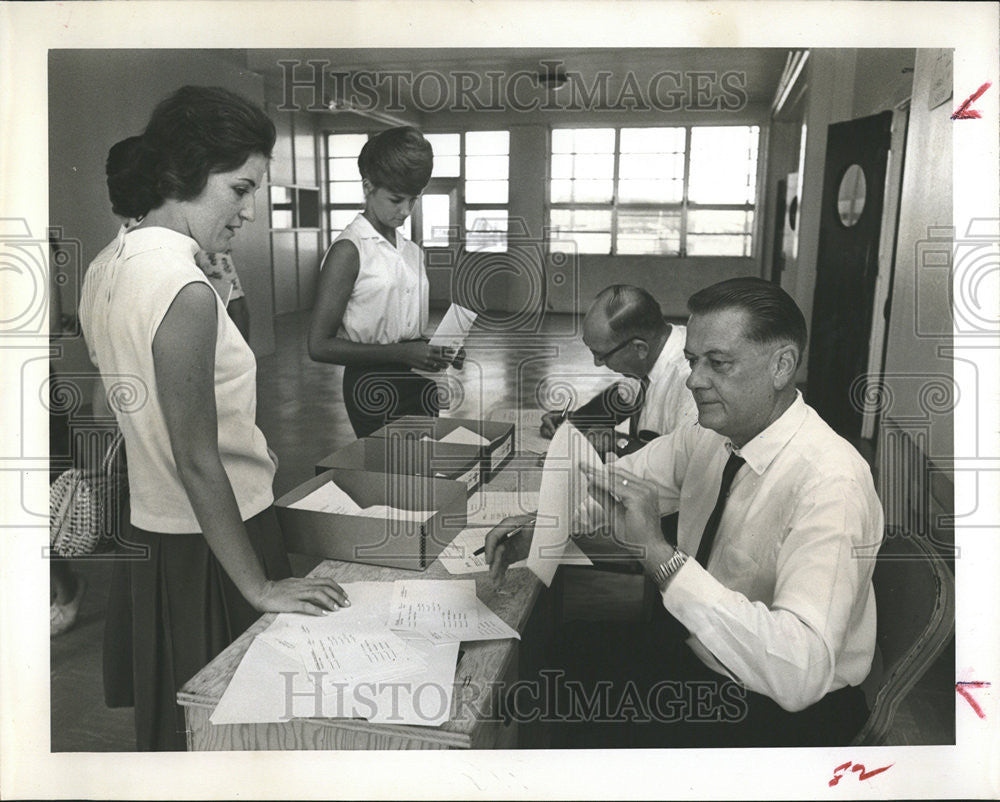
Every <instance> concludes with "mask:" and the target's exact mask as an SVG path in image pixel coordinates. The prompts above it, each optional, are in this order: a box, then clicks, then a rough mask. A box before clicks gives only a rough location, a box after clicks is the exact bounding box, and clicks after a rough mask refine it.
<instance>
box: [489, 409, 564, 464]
mask: <svg viewBox="0 0 1000 802" xmlns="http://www.w3.org/2000/svg"><path fill="white" fill-rule="evenodd" d="M543 414H545V410H543V409H519V408H518V407H507V406H502V405H498V406H495V407H493V408H492V409H490V410H489V411H488V412H487V413H486V419H487V420H491V421H499V422H501V423H513V424H514V450H515V451H531V452H534V453H536V454H544V453H545V452H546V451H548V450H549V445H551V442H552V441H551V440H548V439H547V438H545V437H542V435H541V433H540V431H539V430H540V427H541V425H542V415H543Z"/></svg>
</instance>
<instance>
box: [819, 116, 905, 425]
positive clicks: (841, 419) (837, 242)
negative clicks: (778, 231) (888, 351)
mask: <svg viewBox="0 0 1000 802" xmlns="http://www.w3.org/2000/svg"><path fill="white" fill-rule="evenodd" d="M891 128H892V112H891V111H886V112H882V113H881V114H876V115H873V116H871V117H863V118H861V119H859V120H851V121H849V122H842V123H835V124H834V125H831V126H830V127H829V134H828V137H827V145H826V165H825V169H824V177H823V206H822V211H821V212H820V235H819V258H818V260H817V265H816V290H815V294H814V296H813V317H812V326H811V327H810V346H809V377H808V385H807V391H806V396H807V400H808V402H809V404H810V405H811V406H812V407H813V408H814V409H815V410H816V411H817V412H819V414H820V415H821V416H822V417H823V419H824V420H826V422H827V423H829V424H830V426H832V427H833V428H834V429H835V430H836V431H837V432H838V433H839V434H841V435H843V436H844V437H847V438H857V437H858V436H859V435H860V433H861V418H862V409H863V406H862V403H863V398H864V387H863V386H861V383H862V382H863V381H864V380H863V378H862V377H863V376H864V375H865V373H866V371H867V365H868V351H869V339H870V337H871V324H872V309H873V302H874V297H875V281H876V278H877V276H878V266H879V235H880V233H881V227H882V206H883V202H884V194H885V174H886V160H887V156H888V153H889V143H890V136H891ZM856 382H857V383H858V384H856Z"/></svg>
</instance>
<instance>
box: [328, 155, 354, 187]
mask: <svg viewBox="0 0 1000 802" xmlns="http://www.w3.org/2000/svg"><path fill="white" fill-rule="evenodd" d="M330 180H331V181H360V180H361V173H359V172H358V160H357V157H355V158H352V159H330Z"/></svg>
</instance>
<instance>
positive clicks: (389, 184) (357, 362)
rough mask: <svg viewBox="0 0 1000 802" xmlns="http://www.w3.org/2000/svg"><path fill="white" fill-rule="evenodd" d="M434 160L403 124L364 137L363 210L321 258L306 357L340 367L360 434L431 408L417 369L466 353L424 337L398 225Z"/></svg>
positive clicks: (413, 258) (415, 272)
mask: <svg viewBox="0 0 1000 802" xmlns="http://www.w3.org/2000/svg"><path fill="white" fill-rule="evenodd" d="M433 163H434V153H433V151H432V149H431V145H430V143H429V142H428V141H427V140H426V139H424V137H423V135H422V134H421V133H420V132H419V131H418V130H417V129H416V128H411V127H409V126H403V127H400V128H390V129H388V130H386V131H382V132H381V133H380V134H378V135H377V136H374V137H372V138H371V139H369V140H368V141H367V142H366V143H365V146H364V147H363V148H362V149H361V155H360V156H358V170H359V172H360V173H361V183H362V187H363V189H364V195H365V208H364V211H362V212H361V213H360V214H359V215H358V216H357V217H356V218H354V220H353V221H352V222H351V223H350V224H349V225H348V226H347V228H345V229H344V231H343V232H342V233H341V234H340V236H338V237H337V239H336V240H334V242H333V244H332V245H331V246H330V249H329V250H328V251H327V252H326V255H325V256H324V257H323V264H322V266H321V268H320V269H321V273H320V278H319V285H318V289H317V296H316V303H315V305H314V306H313V314H312V321H311V323H310V326H309V356H310V357H311V358H312V359H313V360H315V361H317V362H328V363H330V364H333V365H343V366H344V385H343V387H344V405H345V406H346V407H347V415H348V418H349V419H350V421H351V426H352V427H353V428H354V433H355V434H356V435H357V436H358V437H365V436H367V435H369V434H371V433H372V432H374V431H375V430H376V429H378V428H380V427H382V426H384V425H385V424H386V423H388V422H389V421H390V420H394V419H396V418H399V417H402V416H404V415H431V416H436V415H437V414H438V410H439V403H438V397H437V384H436V383H435V382H434V381H432V380H430V379H426V378H424V377H422V376H419V375H417V374H416V373H414V370H423V371H431V372H436V371H439V370H441V369H442V368H445V367H447V366H448V365H449V364H454V365H455V366H456V367H461V363H462V360H463V359H464V355H463V353H462V352H461V351H459V352H458V353H457V354H454V353H452V352H450V351H448V350H447V349H444V348H441V347H436V346H432V345H430V344H429V343H428V342H427V341H426V340H425V339H423V337H422V332H423V331H424V330H425V329H426V327H427V317H428V299H429V285H428V282H427V273H426V272H425V270H424V256H423V252H422V251H421V250H420V247H419V246H418V245H416V244H415V243H413V242H411V241H410V240H408V239H406V238H405V237H404V236H403V235H402V234H401V233H400V232H399V231H398V230H397V229H398V228H399V227H400V226H402V225H403V223H404V222H405V221H406V218H407V217H409V216H410V213H411V212H412V211H413V206H414V204H415V203H416V202H417V199H418V198H419V197H420V194H421V193H422V192H423V191H424V187H426V186H427V182H428V181H429V180H430V177H431V169H432V167H433Z"/></svg>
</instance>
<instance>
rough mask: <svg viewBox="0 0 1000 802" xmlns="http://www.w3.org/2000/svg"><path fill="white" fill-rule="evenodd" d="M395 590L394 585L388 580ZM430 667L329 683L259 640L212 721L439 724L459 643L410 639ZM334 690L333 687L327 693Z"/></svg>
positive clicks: (444, 717) (447, 713)
mask: <svg viewBox="0 0 1000 802" xmlns="http://www.w3.org/2000/svg"><path fill="white" fill-rule="evenodd" d="M385 584H386V586H387V588H389V589H390V590H391V585H389V583H385ZM408 643H409V645H410V646H411V647H412V648H413V650H414V651H415V652H416V653H417V654H418V655H419V656H420V658H421V659H422V660H423V662H424V665H425V667H424V668H423V669H422V670H420V671H419V672H415V673H413V674H411V675H409V676H407V677H406V678H405V679H402V678H395V679H391V680H380V681H368V680H364V681H360V682H343V683H337V684H336V685H335V686H334V687H332V688H330V686H329V685H326V684H324V683H322V682H319V684H317V681H318V680H319V679H321V678H319V677H317V675H315V674H308V673H306V671H305V670H304V668H303V667H302V665H301V664H300V663H299V662H298V661H297V660H296V659H295V658H293V657H289V656H287V655H284V654H282V653H281V652H279V651H277V650H275V649H273V648H272V647H271V646H269V645H268V644H267V643H266V642H264V641H262V640H260V639H259V638H258V639H255V640H254V642H253V643H251V644H250V648H249V649H248V650H247V652H246V654H245V655H244V657H243V660H242V661H241V662H240V664H239V666H238V667H237V669H236V672H235V674H234V675H233V678H232V680H231V681H230V683H229V686H228V687H227V688H226V691H225V693H224V694H223V695H222V699H221V700H220V701H219V704H218V705H216V708H215V710H214V711H213V712H212V715H211V717H210V721H211V722H212V723H213V724H216V725H219V724H254V723H268V722H284V721H288V720H289V719H291V718H363V719H367V720H368V721H372V722H378V723H392V724H412V725H416V726H425V727H437V726H440V725H441V724H443V723H444V722H446V721H448V720H449V719H450V718H451V715H452V699H453V691H454V683H455V669H456V666H457V664H458V650H459V644H458V643H454V642H453V643H442V644H439V645H435V644H432V643H429V642H427V641H424V640H414V641H412V642H408ZM328 689H329V692H326V691H327V690H328Z"/></svg>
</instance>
